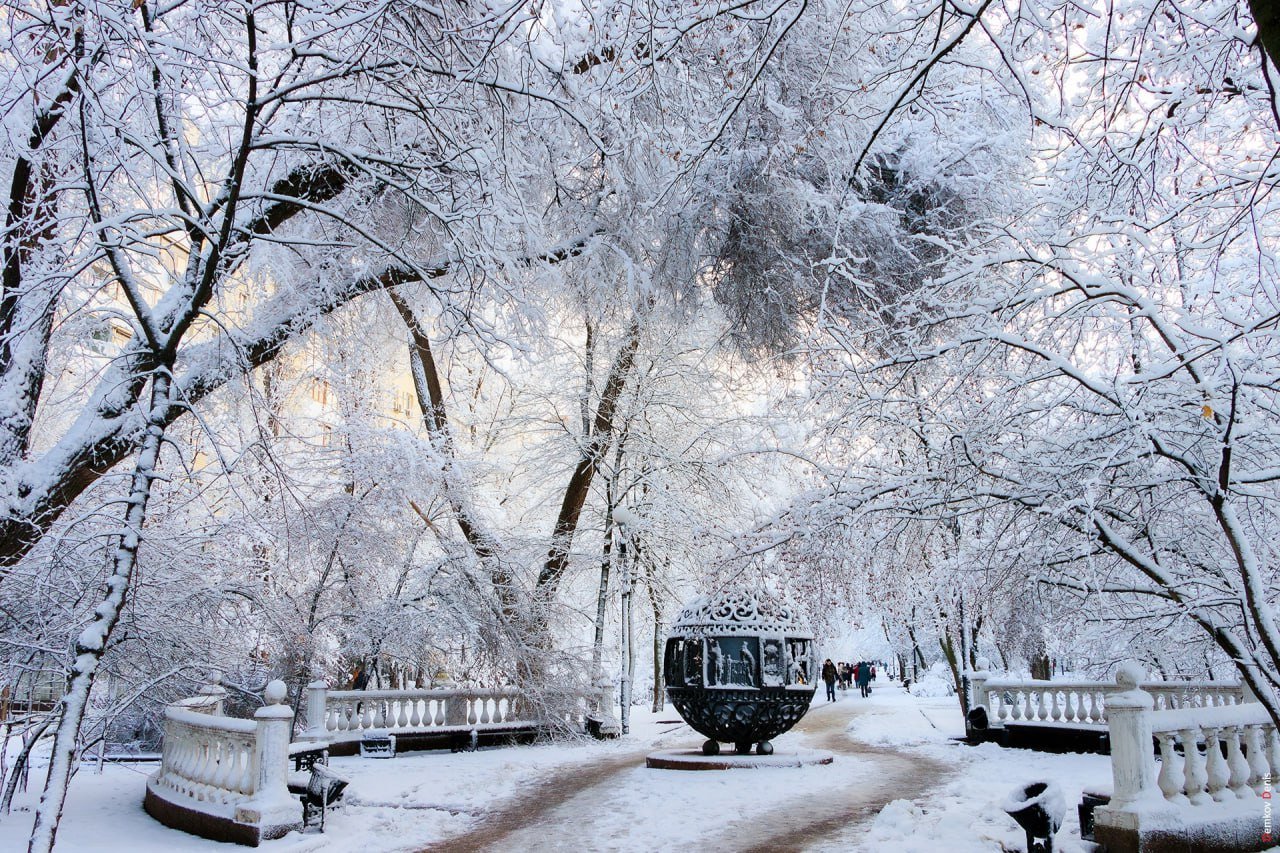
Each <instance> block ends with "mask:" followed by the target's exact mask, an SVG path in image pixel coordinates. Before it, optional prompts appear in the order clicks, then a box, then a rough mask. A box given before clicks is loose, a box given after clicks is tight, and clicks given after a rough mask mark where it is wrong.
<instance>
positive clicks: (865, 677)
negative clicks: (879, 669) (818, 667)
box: [822, 658, 876, 702]
mask: <svg viewBox="0 0 1280 853" xmlns="http://www.w3.org/2000/svg"><path fill="white" fill-rule="evenodd" d="M822 680H823V681H824V682H825V683H826V685H827V701H828V702H834V701H836V685H837V684H839V685H840V689H841V690H848V689H849V688H850V687H851V686H853V685H855V684H856V685H857V686H858V689H859V690H860V691H862V696H863V698H866V697H867V696H870V695H871V682H873V681H875V680H876V665H875V664H873V663H871V662H870V661H865V660H860V661H858V662H857V663H846V662H845V661H841V662H840V663H833V662H832V660H831V658H827V659H826V661H825V662H824V663H823V664H822Z"/></svg>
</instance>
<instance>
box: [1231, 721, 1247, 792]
mask: <svg viewBox="0 0 1280 853" xmlns="http://www.w3.org/2000/svg"><path fill="white" fill-rule="evenodd" d="M1240 733H1241V727H1240V726H1231V727H1230V728H1228V729H1227V769H1228V770H1229V771H1230V774H1231V778H1230V780H1229V781H1228V782H1227V787H1228V788H1230V789H1231V792H1232V793H1233V794H1235V795H1236V797H1237V798H1238V799H1241V800H1251V799H1253V789H1252V788H1250V787H1249V762H1248V761H1245V758H1244V752H1242V751H1241V749H1240Z"/></svg>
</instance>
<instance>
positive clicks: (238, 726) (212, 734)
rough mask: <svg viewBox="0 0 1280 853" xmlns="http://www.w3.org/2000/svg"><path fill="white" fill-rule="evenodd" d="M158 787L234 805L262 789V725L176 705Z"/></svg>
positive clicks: (169, 716) (168, 714)
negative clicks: (258, 759)
mask: <svg viewBox="0 0 1280 853" xmlns="http://www.w3.org/2000/svg"><path fill="white" fill-rule="evenodd" d="M164 716H165V720H164V743H163V744H162V746H161V749H160V772H159V773H158V774H157V775H156V776H155V777H154V782H155V784H156V785H157V786H161V787H164V788H167V789H168V790H170V791H172V792H174V793H175V794H179V795H182V796H184V797H188V798H190V799H191V800H194V801H195V802H197V803H213V804H222V805H233V804H235V803H238V802H240V801H241V800H244V799H247V798H249V797H251V796H253V793H254V791H255V790H257V779H258V772H257V768H256V767H255V766H254V765H255V760H256V756H257V751H258V750H257V740H258V724H257V723H256V722H255V721H253V720H236V719H229V718H227V717H217V716H214V715H212V714H207V713H199V712H195V711H191V710H188V709H186V708H181V707H177V706H175V705H170V706H169V707H168V708H166V709H165V715H164Z"/></svg>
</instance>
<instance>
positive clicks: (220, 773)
mask: <svg viewBox="0 0 1280 853" xmlns="http://www.w3.org/2000/svg"><path fill="white" fill-rule="evenodd" d="M213 752H214V754H215V757H214V774H213V778H212V779H211V780H210V781H211V782H212V784H213V787H215V788H217V789H218V792H217V793H218V801H219V802H223V803H225V802H226V801H227V796H226V791H227V789H228V788H230V787H231V773H232V768H231V745H230V744H228V743H227V742H226V740H225V738H219V739H218V741H217V743H215V744H214V748H213Z"/></svg>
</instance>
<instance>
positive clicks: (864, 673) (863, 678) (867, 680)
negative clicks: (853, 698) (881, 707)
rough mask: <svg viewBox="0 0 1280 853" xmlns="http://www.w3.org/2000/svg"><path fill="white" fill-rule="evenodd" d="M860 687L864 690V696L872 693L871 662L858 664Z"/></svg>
mask: <svg viewBox="0 0 1280 853" xmlns="http://www.w3.org/2000/svg"><path fill="white" fill-rule="evenodd" d="M857 681H858V689H859V690H861V691H862V696H863V698H866V697H867V696H870V695H871V664H869V663H867V662H866V661H863V662H862V663H860V664H858V677H857Z"/></svg>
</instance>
